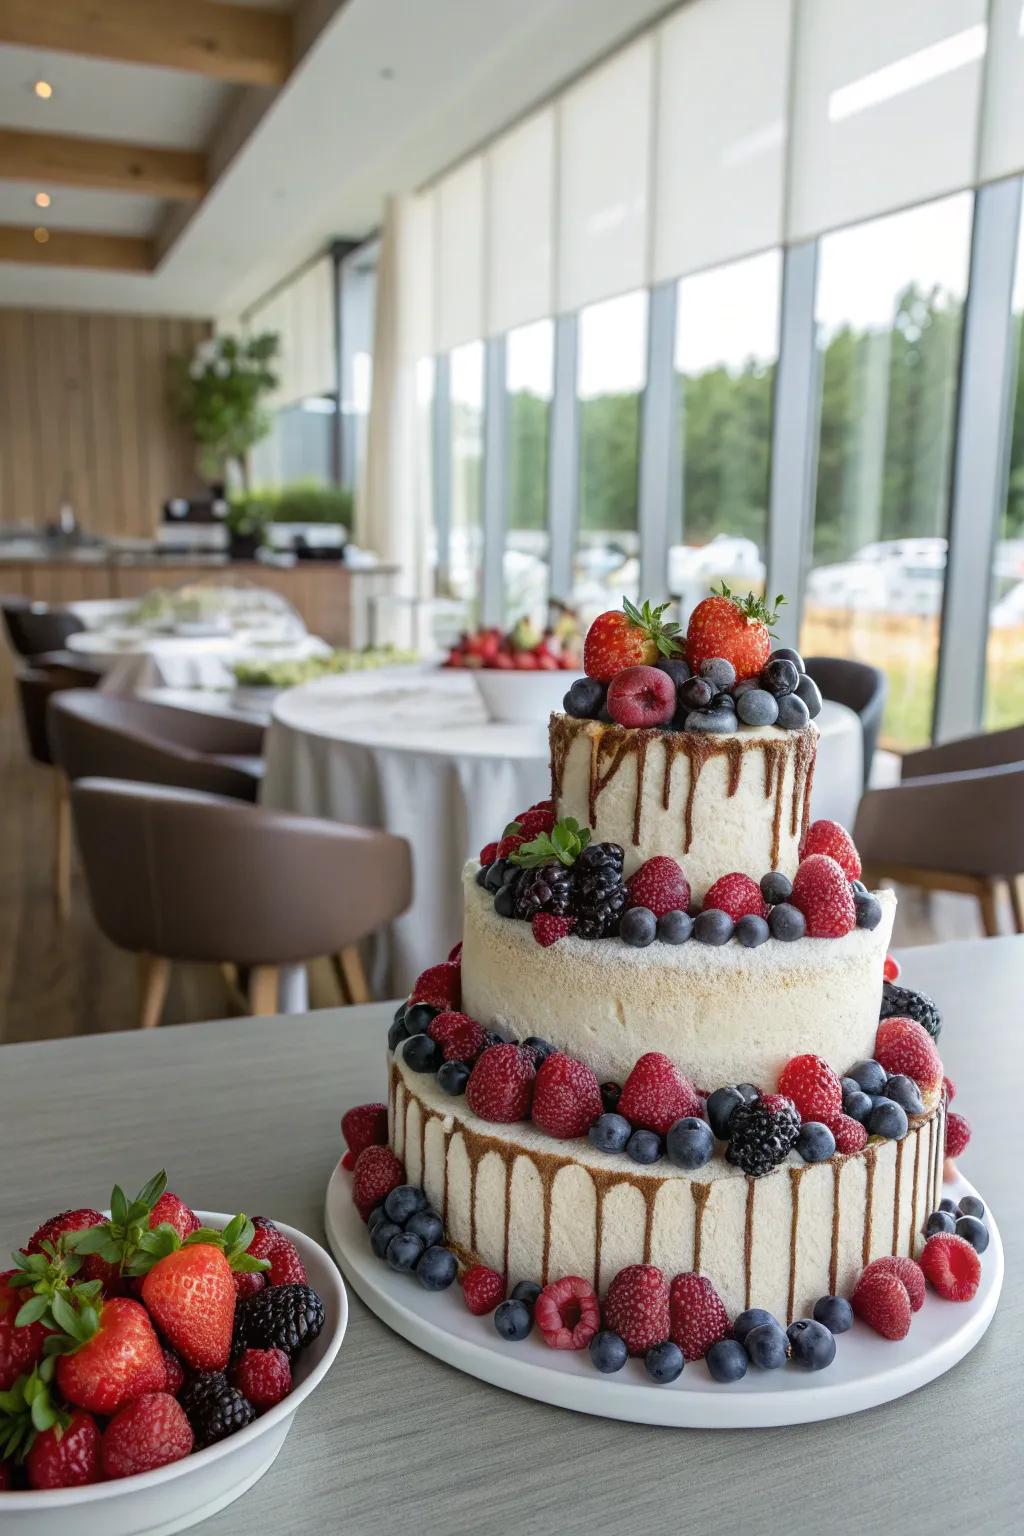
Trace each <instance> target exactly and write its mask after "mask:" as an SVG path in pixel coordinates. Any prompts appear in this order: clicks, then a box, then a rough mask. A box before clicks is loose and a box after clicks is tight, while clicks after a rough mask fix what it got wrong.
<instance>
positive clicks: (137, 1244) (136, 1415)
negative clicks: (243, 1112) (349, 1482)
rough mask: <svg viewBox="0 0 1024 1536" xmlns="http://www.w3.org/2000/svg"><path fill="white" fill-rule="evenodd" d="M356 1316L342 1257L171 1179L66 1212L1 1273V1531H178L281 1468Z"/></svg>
mask: <svg viewBox="0 0 1024 1536" xmlns="http://www.w3.org/2000/svg"><path fill="white" fill-rule="evenodd" d="M347 1322H348V1299H347V1297H346V1294H345V1287H344V1285H343V1283H342V1280H341V1276H340V1275H339V1273H338V1270H337V1268H336V1267H335V1265H334V1263H333V1261H332V1260H331V1259H330V1257H329V1256H328V1255H327V1254H326V1253H325V1252H324V1250H323V1249H322V1248H321V1247H320V1246H319V1244H318V1243H315V1242H313V1241H312V1239H311V1238H308V1237H306V1236H304V1234H303V1233H301V1232H297V1231H295V1230H294V1229H293V1228H291V1227H287V1226H285V1225H284V1224H283V1223H280V1222H273V1221H271V1220H269V1219H268V1218H267V1217H263V1216H257V1217H254V1218H253V1219H252V1220H251V1221H250V1220H249V1218H248V1217H247V1216H244V1215H241V1214H240V1215H235V1216H227V1215H222V1214H220V1213H218V1212H216V1211H193V1210H192V1209H191V1208H190V1207H189V1206H187V1205H186V1204H185V1202H184V1201H183V1200H181V1199H180V1198H179V1197H178V1196H177V1195H175V1194H172V1193H171V1192H170V1191H169V1190H168V1189H167V1188H166V1178H165V1176H164V1175H163V1174H162V1173H161V1174H158V1175H156V1177H155V1178H153V1179H151V1180H150V1181H149V1182H148V1184H146V1185H145V1186H144V1187H143V1188H142V1189H141V1190H140V1191H139V1194H138V1195H137V1196H136V1197H135V1199H134V1200H129V1199H128V1198H127V1197H126V1196H125V1194H124V1192H123V1191H122V1190H121V1189H120V1188H115V1190H114V1192H113V1195H112V1197H111V1203H110V1210H109V1212H108V1213H106V1214H103V1213H102V1212H100V1211H97V1210H93V1209H91V1208H89V1209H85V1208H83V1209H78V1210H70V1211H63V1212H61V1214H60V1215H58V1216H53V1217H51V1218H50V1219H49V1220H48V1221H46V1222H44V1223H43V1225H42V1226H41V1227H39V1228H37V1230H36V1231H35V1232H34V1233H33V1234H32V1236H31V1237H30V1238H29V1240H28V1241H27V1242H26V1244H25V1246H24V1249H22V1250H21V1251H19V1252H18V1253H16V1254H15V1255H14V1267H13V1268H12V1269H10V1270H8V1271H5V1272H4V1273H3V1274H0V1530H2V1531H3V1533H4V1536H15V1533H17V1536H21V1533H22V1532H24V1533H26V1536H47V1533H52V1532H54V1531H56V1530H67V1531H71V1532H74V1536H134V1533H136V1532H141V1531H146V1532H148V1533H151V1536H158V1533H168V1532H171V1531H181V1530H185V1529H187V1528H188V1527H189V1526H192V1525H195V1524H197V1523H198V1522H199V1521H200V1520H204V1519H206V1518H207V1516H209V1515H212V1514H214V1513H215V1512H216V1511H217V1510H219V1509H223V1508H224V1507H225V1505H227V1504H230V1503H231V1502H232V1501H233V1500H234V1499H237V1498H238V1497H239V1496H240V1495H241V1494H243V1493H244V1492H245V1491H246V1489H248V1488H250V1487H252V1485H253V1483H255V1482H256V1481H257V1479H258V1478H260V1477H262V1476H263V1473H264V1472H266V1471H267V1469H268V1468H269V1467H270V1466H271V1464H272V1463H273V1461H274V1459H275V1457H276V1456H277V1454H278V1452H279V1451H280V1449H281V1447H282V1445H283V1444H284V1440H285V1437H286V1436H287V1434H288V1431H289V1429H290V1428H291V1426H292V1421H293V1420H294V1418H295V1413H296V1410H297V1409H298V1407H299V1406H300V1404H301V1403H302V1401H303V1399H304V1398H306V1397H308V1396H309V1394H310V1393H311V1392H312V1391H313V1390H314V1389H315V1388H316V1387H317V1386H318V1384H319V1383H320V1381H322V1379H323V1377H324V1376H325V1375H326V1373H327V1371H328V1370H329V1368H330V1366H331V1362H332V1361H333V1360H334V1357H335V1355H336V1354H337V1352H338V1349H339V1348H340V1345H341V1341H342V1338H343V1337H344V1333H345V1327H346V1324H347Z"/></svg>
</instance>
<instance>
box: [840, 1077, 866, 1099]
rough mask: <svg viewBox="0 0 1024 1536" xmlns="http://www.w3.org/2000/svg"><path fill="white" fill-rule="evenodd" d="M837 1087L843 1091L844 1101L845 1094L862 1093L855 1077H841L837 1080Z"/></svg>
mask: <svg viewBox="0 0 1024 1536" xmlns="http://www.w3.org/2000/svg"><path fill="white" fill-rule="evenodd" d="M839 1086H840V1088H841V1089H842V1090H843V1098H844V1099H845V1098H846V1096H847V1094H850V1093H862V1092H863V1091H864V1090H863V1089H862V1088H861V1086H860V1083H858V1081H857V1079H856V1078H855V1077H841V1078H840V1079H839Z"/></svg>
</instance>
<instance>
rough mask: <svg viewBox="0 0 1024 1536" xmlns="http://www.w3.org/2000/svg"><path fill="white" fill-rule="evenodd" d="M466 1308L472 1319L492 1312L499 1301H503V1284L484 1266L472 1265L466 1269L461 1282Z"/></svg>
mask: <svg viewBox="0 0 1024 1536" xmlns="http://www.w3.org/2000/svg"><path fill="white" fill-rule="evenodd" d="M461 1285H462V1294H463V1296H464V1298H465V1301H466V1306H467V1307H468V1308H469V1310H470V1311H471V1312H472V1314H473V1316H474V1317H483V1316H484V1315H485V1314H486V1313H488V1312H493V1311H494V1309H495V1307H496V1306H497V1305H498V1302H499V1301H504V1299H505V1282H504V1280H503V1279H502V1277H501V1276H500V1275H499V1274H497V1273H496V1271H495V1270H493V1269H488V1268H487V1265H486V1264H474V1265H473V1267H472V1269H467V1270H466V1272H465V1274H464V1275H463V1276H462V1280H461Z"/></svg>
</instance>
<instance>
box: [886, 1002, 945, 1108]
mask: <svg viewBox="0 0 1024 1536" xmlns="http://www.w3.org/2000/svg"><path fill="white" fill-rule="evenodd" d="M875 1060H876V1061H877V1062H878V1063H879V1065H880V1066H882V1067H884V1068H885V1070H886V1073H887V1074H888V1076H889V1077H895V1076H896V1075H897V1074H899V1073H903V1074H904V1075H905V1076H907V1077H912V1078H913V1079H914V1082H915V1083H916V1084H917V1086H918V1087H919V1088H923V1089H925V1090H926V1091H927V1090H929V1089H932V1088H938V1086H939V1084H940V1083H941V1081H942V1059H941V1057H940V1056H939V1053H938V1051H937V1050H936V1049H935V1042H934V1041H933V1039H932V1037H931V1035H930V1034H929V1033H928V1031H927V1030H926V1029H925V1027H924V1025H923V1024H918V1022H917V1020H916V1019H900V1018H895V1019H883V1020H882V1022H881V1023H880V1024H879V1026H878V1033H877V1034H876V1035H875Z"/></svg>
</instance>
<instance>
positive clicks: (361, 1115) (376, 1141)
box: [341, 1104, 388, 1162]
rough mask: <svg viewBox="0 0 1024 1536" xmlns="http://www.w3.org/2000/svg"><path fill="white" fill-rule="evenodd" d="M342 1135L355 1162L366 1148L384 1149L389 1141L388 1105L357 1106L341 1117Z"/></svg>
mask: <svg viewBox="0 0 1024 1536" xmlns="http://www.w3.org/2000/svg"><path fill="white" fill-rule="evenodd" d="M341 1134H342V1135H343V1136H344V1138H345V1145H346V1146H347V1147H348V1149H349V1151H350V1152H351V1153H352V1160H353V1162H354V1161H355V1159H356V1158H357V1157H358V1156H359V1154H360V1152H362V1151H363V1149H364V1147H383V1146H386V1145H387V1139H388V1107H387V1105H386V1104H356V1105H355V1106H354V1108H352V1109H346V1111H345V1113H344V1114H343V1115H342V1117H341Z"/></svg>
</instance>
